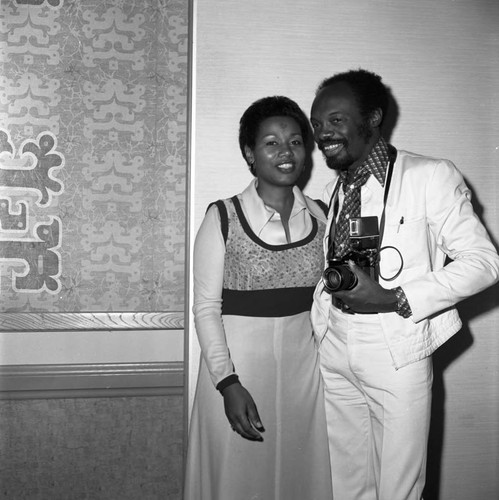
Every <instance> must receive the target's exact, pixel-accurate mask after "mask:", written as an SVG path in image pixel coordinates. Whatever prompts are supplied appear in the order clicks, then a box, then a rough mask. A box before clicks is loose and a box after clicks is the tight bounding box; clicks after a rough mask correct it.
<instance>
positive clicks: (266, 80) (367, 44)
mask: <svg viewBox="0 0 499 500" xmlns="http://www.w3.org/2000/svg"><path fill="white" fill-rule="evenodd" d="M195 19H196V24H195V29H196V31H195V33H194V35H195V47H196V60H195V65H196V68H195V69H196V73H195V74H196V80H195V86H194V93H195V110H194V111H195V119H196V121H195V123H194V139H195V143H194V151H193V153H194V156H193V158H194V161H193V164H194V187H193V191H194V192H193V200H194V203H193V224H192V234H194V233H195V231H196V229H197V227H198V225H199V223H200V221H201V218H202V216H203V214H204V211H205V209H206V206H207V205H208V203H209V202H211V201H213V200H216V199H218V198H221V197H226V196H230V195H233V194H234V193H236V192H238V191H240V190H241V189H243V188H244V187H245V186H246V185H247V183H248V182H249V180H250V178H251V176H250V175H249V173H248V172H247V167H246V165H245V164H244V162H243V159H242V157H241V154H240V152H239V148H238V143H237V125H238V120H239V117H240V116H241V113H242V112H243V110H244V109H245V108H246V107H247V106H248V105H249V104H250V103H251V102H252V101H253V100H255V99H257V98H259V97H263V96H264V95H272V94H284V95H288V96H289V97H291V98H294V99H295V100H297V102H299V103H300V104H301V105H302V107H303V109H304V110H305V111H306V112H307V113H308V112H309V110H310V105H311V103H312V100H313V95H314V89H315V88H316V86H317V84H318V83H319V82H320V81H321V80H322V79H323V78H325V77H327V76H329V75H331V74H333V73H336V72H338V71H343V70H347V69H350V68H355V67H358V66H362V67H366V68H368V69H371V70H373V71H376V72H378V73H380V74H381V75H382V76H383V78H384V80H385V82H386V83H387V84H388V85H389V86H390V87H391V88H392V90H393V93H394V96H395V99H396V102H397V105H398V117H397V120H396V122H395V127H394V130H393V133H392V135H391V140H392V142H393V144H394V145H395V146H397V147H399V148H403V149H408V150H410V151H415V152H417V153H422V154H429V155H433V156H443V157H445V158H449V159H451V160H452V161H454V162H455V163H456V165H457V166H458V167H459V168H460V169H461V170H462V172H463V173H464V175H465V177H466V179H467V181H468V182H469V184H470V186H471V187H472V188H473V191H474V202H475V206H476V208H477V211H478V213H479V215H480V217H481V218H482V219H483V221H484V222H485V224H486V225H487V227H488V228H489V230H490V232H491V234H492V236H493V238H494V239H495V241H496V242H497V241H499V205H498V201H497V200H498V199H499V193H498V186H499V168H498V167H499V149H498V146H499V142H498V138H499V59H498V54H499V31H498V26H499V2H497V0H439V1H437V2H436V1H434V0H421V1H418V2H414V1H401V0H378V1H372V0H356V1H355V2H353V1H350V0H334V1H333V0H308V1H306V2H305V1H298V0H297V1H294V0H293V1H289V0H274V1H273V2H269V1H268V0H253V1H252V2H244V3H241V2H240V1H238V0H203V1H199V2H197V11H196V17H195ZM328 180H329V172H328V170H327V168H326V167H325V166H324V162H323V160H322V158H321V155H320V154H318V153H317V151H315V153H314V164H313V169H312V174H311V178H310V182H309V184H308V185H307V188H306V190H307V192H308V193H309V194H311V195H312V196H320V194H321V191H322V187H323V185H324V184H325V183H326V182H327V181H328ZM459 310H460V313H461V315H462V317H463V319H464V323H465V327H464V328H463V330H462V331H461V332H460V333H459V334H458V335H456V337H455V338H454V339H452V341H450V342H449V343H448V344H447V345H446V346H444V347H442V348H441V349H440V350H439V352H438V355H437V356H436V358H435V362H436V363H435V364H436V379H435V400H434V401H435V405H434V414H433V417H434V420H433V427H432V448H431V454H430V475H431V477H430V482H431V484H430V487H431V497H430V496H428V499H430V498H431V499H435V498H437V497H438V495H440V500H470V499H473V500H475V499H477V500H482V499H483V500H489V499H493V498H494V499H496V498H499V482H498V480H499V479H498V474H497V471H498V470H499V426H498V422H499V369H498V359H499V335H498V334H497V330H498V324H499V287H497V286H496V287H494V288H493V289H490V290H488V291H486V292H484V293H482V294H480V295H479V296H478V297H476V298H474V299H471V300H467V301H465V302H463V303H462V304H460V306H459ZM191 327H192V325H191ZM192 332H194V330H193V329H192ZM190 352H191V355H190V358H189V359H190V362H191V377H190V380H191V381H193V380H195V379H194V377H195V372H196V369H197V359H198V350H197V345H196V340H195V338H193V339H191V343H190ZM192 394H193V392H192V387H191V390H190V395H191V397H192Z"/></svg>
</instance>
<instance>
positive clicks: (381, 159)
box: [340, 137, 390, 187]
mask: <svg viewBox="0 0 499 500" xmlns="http://www.w3.org/2000/svg"><path fill="white" fill-rule="evenodd" d="M389 161H390V154H389V152H388V144H387V143H386V141H385V140H384V139H383V137H380V138H379V140H378V142H376V144H375V145H374V146H373V148H372V149H371V152H370V153H369V156H368V157H367V158H366V159H365V160H364V162H363V163H362V164H361V165H360V166H359V167H358V168H357V172H360V171H362V170H367V171H368V172H370V173H371V174H372V175H374V177H375V178H376V180H377V181H378V182H379V183H380V184H381V186H383V187H384V186H385V177H386V170H387V168H388V164H389ZM346 174H347V171H346V170H344V171H342V172H341V173H340V179H341V180H342V181H344V180H345V178H346Z"/></svg>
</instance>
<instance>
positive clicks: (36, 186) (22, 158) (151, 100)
mask: <svg viewBox="0 0 499 500" xmlns="http://www.w3.org/2000/svg"><path fill="white" fill-rule="evenodd" d="M0 6H1V7H0V64H1V66H0V70H1V72H0V294H1V297H2V300H1V301H0V312H1V313H4V314H2V315H1V316H2V317H3V318H4V320H5V321H8V324H3V325H2V324H1V322H0V329H5V328H6V327H8V329H15V324H14V325H13V324H12V318H14V323H15V318H16V317H17V316H13V314H14V315H15V314H19V313H22V314H26V313H28V314H38V315H40V314H45V313H94V312H105V313H110V314H113V313H121V312H128V313H140V314H142V313H146V316H147V313H154V312H158V311H159V312H182V311H183V307H184V285H185V283H184V253H185V242H184V240H185V223H186V217H185V207H186V186H185V180H186V119H187V50H188V32H187V31H188V29H187V26H188V12H187V11H188V8H187V0H171V1H169V0H78V1H76V0H64V1H63V0H43V1H41V0H17V1H5V0H1V3H0ZM19 317H22V316H19ZM140 317H141V318H142V319H143V318H144V315H142V316H140ZM5 318H7V319H5ZM9 318H10V319H9ZM160 323H161V322H160ZM145 326H147V325H145ZM153 326H154V325H153ZM156 326H157V325H156ZM47 327H50V325H47ZM111 327H112V326H111ZM120 327H122V325H120ZM23 328H29V319H28V320H26V318H25V319H24V320H23Z"/></svg>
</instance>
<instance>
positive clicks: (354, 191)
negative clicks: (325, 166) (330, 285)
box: [331, 165, 371, 258]
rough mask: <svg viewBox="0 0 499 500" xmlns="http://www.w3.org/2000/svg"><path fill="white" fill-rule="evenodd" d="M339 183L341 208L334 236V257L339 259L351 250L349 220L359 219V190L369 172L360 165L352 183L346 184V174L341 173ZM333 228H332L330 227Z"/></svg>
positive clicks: (365, 167)
mask: <svg viewBox="0 0 499 500" xmlns="http://www.w3.org/2000/svg"><path fill="white" fill-rule="evenodd" d="M342 174H343V175H342V177H341V179H340V182H342V184H343V192H344V193H345V197H344V199H343V207H342V209H341V212H340V215H339V217H338V222H337V223H336V231H335V234H334V256H335V257H338V258H341V257H343V256H344V255H346V254H347V253H348V252H350V251H351V250H352V247H351V245H350V219H351V218H352V217H360V188H361V187H362V186H363V185H364V184H365V183H366V181H367V179H368V177H369V176H370V175H371V172H370V171H369V169H368V168H367V166H365V165H362V166H361V167H360V168H359V169H358V170H357V172H355V177H354V179H353V182H352V183H350V184H348V185H347V184H346V182H345V181H346V172H345V173H343V172H342ZM331 227H333V226H331Z"/></svg>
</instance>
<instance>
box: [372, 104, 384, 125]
mask: <svg viewBox="0 0 499 500" xmlns="http://www.w3.org/2000/svg"><path fill="white" fill-rule="evenodd" d="M382 121H383V111H381V108H376V109H375V110H374V111H373V112H372V113H371V116H370V118H369V123H370V124H371V127H373V128H375V127H379V126H380V125H381V122H382Z"/></svg>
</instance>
